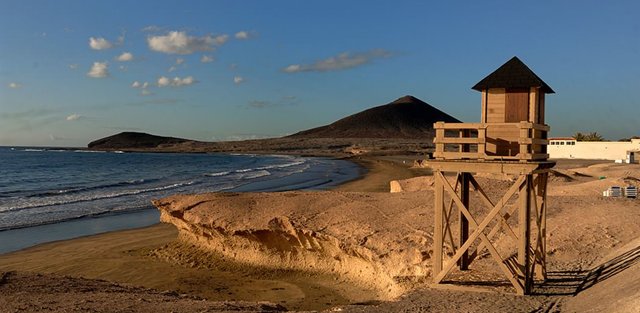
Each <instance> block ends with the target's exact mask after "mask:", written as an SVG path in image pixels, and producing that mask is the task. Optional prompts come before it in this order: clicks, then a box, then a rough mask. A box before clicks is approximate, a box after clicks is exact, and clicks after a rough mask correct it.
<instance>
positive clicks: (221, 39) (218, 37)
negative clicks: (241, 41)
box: [214, 34, 229, 46]
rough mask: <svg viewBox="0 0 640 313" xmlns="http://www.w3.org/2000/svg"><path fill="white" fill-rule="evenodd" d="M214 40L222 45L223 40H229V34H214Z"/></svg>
mask: <svg viewBox="0 0 640 313" xmlns="http://www.w3.org/2000/svg"><path fill="white" fill-rule="evenodd" d="M214 40H215V42H216V44H217V45H219V46H222V45H224V43H225V42H227V40H229V35H226V34H225V35H219V36H216V38H214Z"/></svg>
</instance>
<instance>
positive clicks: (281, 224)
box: [154, 191, 433, 299]
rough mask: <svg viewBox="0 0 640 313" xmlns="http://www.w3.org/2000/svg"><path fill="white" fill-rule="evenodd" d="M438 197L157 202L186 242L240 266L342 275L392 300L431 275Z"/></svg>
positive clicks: (286, 196)
mask: <svg viewBox="0 0 640 313" xmlns="http://www.w3.org/2000/svg"><path fill="white" fill-rule="evenodd" d="M430 197H431V195H429V194H427V195H425V194H424V193H399V194H391V195H390V194H384V193H348V192H300V191H296V192H282V193H242V194H239V193H210V194H201V195H184V196H180V195H179V196H172V197H168V198H164V199H161V200H157V201H154V205H155V206H156V207H158V209H159V210H160V212H161V217H160V218H161V221H162V222H165V223H171V224H173V225H175V226H176V227H177V228H178V230H179V239H178V240H179V241H182V242H183V243H187V244H189V245H192V246H197V247H199V248H200V249H203V250H205V251H207V252H214V253H215V254H216V255H219V256H222V257H224V258H227V259H229V260H232V261H236V262H240V263H246V264H249V265H254V266H262V267H267V268H273V269H286V270H300V271H306V272H316V273H323V274H334V275H336V277H337V278H338V279H343V280H345V281H349V282H353V283H356V284H359V285H361V286H363V287H367V288H371V289H372V290H375V291H376V292H377V293H378V294H377V298H379V299H391V298H394V297H396V296H399V295H400V294H402V293H403V292H404V291H405V290H406V288H407V286H408V285H410V284H411V283H413V282H417V281H422V280H423V278H425V277H426V276H427V275H428V274H429V272H430V263H431V262H430V260H429V259H430V254H431V242H432V239H431V233H432V224H433V222H432V219H431V206H430V203H431V202H432V200H430V199H429V198H430Z"/></svg>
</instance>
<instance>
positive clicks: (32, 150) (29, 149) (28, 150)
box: [22, 148, 45, 152]
mask: <svg viewBox="0 0 640 313" xmlns="http://www.w3.org/2000/svg"><path fill="white" fill-rule="evenodd" d="M22 151H26V152H42V151H45V150H44V149H31V148H28V149H24V150H22Z"/></svg>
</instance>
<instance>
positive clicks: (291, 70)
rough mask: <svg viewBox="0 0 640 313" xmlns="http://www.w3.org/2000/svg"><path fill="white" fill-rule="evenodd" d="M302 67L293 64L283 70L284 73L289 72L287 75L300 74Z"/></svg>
mask: <svg viewBox="0 0 640 313" xmlns="http://www.w3.org/2000/svg"><path fill="white" fill-rule="evenodd" d="M301 68H302V67H301V66H300V64H291V65H289V66H287V67H285V68H284V69H283V71H285V72H287V73H295V72H300V69H301Z"/></svg>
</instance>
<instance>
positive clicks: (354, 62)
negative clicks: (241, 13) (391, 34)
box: [282, 49, 392, 73]
mask: <svg viewBox="0 0 640 313" xmlns="http://www.w3.org/2000/svg"><path fill="white" fill-rule="evenodd" d="M391 56H392V53H391V52H389V51H386V50H382V49H375V50H371V51H367V52H362V53H355V54H351V53H349V52H344V53H341V54H339V55H337V56H335V57H330V58H328V59H324V60H319V61H316V62H315V63H313V64H292V65H289V66H287V67H285V68H283V69H282V71H283V72H286V73H298V72H328V71H340V70H346V69H351V68H355V67H358V66H361V65H365V64H368V63H371V61H372V60H374V59H379V58H388V57H391Z"/></svg>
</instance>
